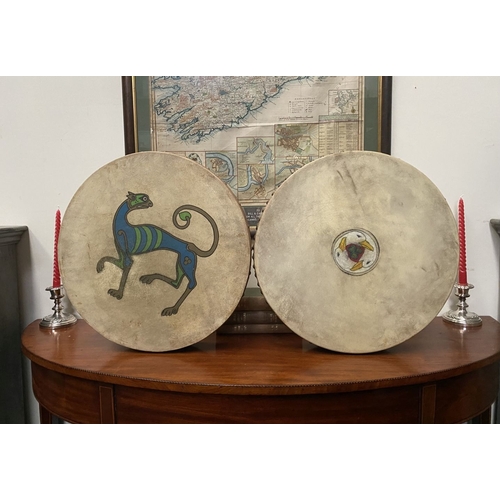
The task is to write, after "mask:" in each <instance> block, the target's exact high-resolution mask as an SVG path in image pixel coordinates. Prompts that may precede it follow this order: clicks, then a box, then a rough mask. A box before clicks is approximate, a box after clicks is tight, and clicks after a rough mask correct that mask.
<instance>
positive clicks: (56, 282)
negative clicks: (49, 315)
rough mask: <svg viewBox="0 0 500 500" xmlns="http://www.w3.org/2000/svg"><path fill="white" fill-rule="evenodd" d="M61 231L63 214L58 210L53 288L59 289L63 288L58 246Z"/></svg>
mask: <svg viewBox="0 0 500 500" xmlns="http://www.w3.org/2000/svg"><path fill="white" fill-rule="evenodd" d="M60 230H61V212H60V211H59V210H57V212H56V228H55V235H54V273H53V278H52V286H53V287H54V288H58V287H60V286H61V273H60V272H59V255H58V245H59V231H60Z"/></svg>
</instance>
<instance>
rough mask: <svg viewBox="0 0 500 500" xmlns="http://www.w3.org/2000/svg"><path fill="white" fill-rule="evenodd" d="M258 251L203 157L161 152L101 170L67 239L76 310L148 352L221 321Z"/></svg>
mask: <svg viewBox="0 0 500 500" xmlns="http://www.w3.org/2000/svg"><path fill="white" fill-rule="evenodd" d="M176 210H177V212H176ZM250 252H251V250H250V233H249V229H248V226H247V223H246V220H245V217H244V214H243V211H242V209H241V207H240V205H239V204H238V202H237V200H236V198H235V197H234V195H233V194H232V193H231V191H230V190H229V188H228V187H227V186H226V185H225V184H224V183H223V182H222V181H220V180H219V179H218V178H217V177H216V176H215V175H213V174H212V173H211V172H209V171H208V170H207V169H206V168H204V167H203V166H201V165H199V164H197V163H195V162H194V161H191V160H188V159H186V158H183V157H180V156H177V155H174V154H171V153H160V152H143V153H135V154H131V155H128V156H124V157H123V158H119V159H117V160H115V161H112V162H111V163H109V164H107V165H105V166H103V167H102V168H100V169H99V170H97V171H96V172H95V173H94V174H92V175H91V176H90V177H89V178H88V179H87V180H86V181H85V182H84V183H83V184H82V186H81V187H80V188H79V189H78V191H77V192H76V193H75V195H74V197H73V199H72V200H71V202H70V204H69V206H68V208H67V210H66V212H65V214H64V218H63V221H62V225H61V233H60V239H59V258H60V267H61V275H62V282H63V285H64V288H65V290H66V292H67V295H68V298H69V300H70V301H71V303H72V305H73V306H74V308H75V309H76V310H77V311H78V313H79V314H80V315H81V316H82V318H83V319H84V320H86V321H87V322H88V323H89V324H90V325H91V326H92V327H93V328H94V329H96V330H97V331H98V332H99V333H100V334H101V335H103V336H104V337H106V338H107V339H109V340H111V341H112V342H115V343H117V344H120V345H123V346H126V347H130V348H133V349H137V350H143V351H171V350H176V349H180V348H183V347H186V346H190V345H192V344H194V343H196V342H198V341H200V340H202V339H204V338H205V337H207V336H208V335H210V334H211V333H212V332H214V331H215V330H216V329H217V328H218V327H219V326H220V325H222V323H224V321H226V320H227V318H228V317H229V316H230V315H231V313H232V312H233V311H234V309H235V308H236V306H237V304H238V301H239V300H240V298H241V296H242V295H243V292H244V290H245V286H246V283H247V280H248V276H249V269H250V263H251V255H250Z"/></svg>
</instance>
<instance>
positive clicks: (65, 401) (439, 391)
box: [22, 317, 500, 423]
mask: <svg viewBox="0 0 500 500" xmlns="http://www.w3.org/2000/svg"><path fill="white" fill-rule="evenodd" d="M22 348H23V352H24V354H25V355H26V356H27V357H28V358H29V359H30V360H31V364H32V383H33V391H34V394H35V397H36V398H37V400H38V402H39V404H40V415H41V422H42V423H49V422H51V421H52V416H57V417H60V418H62V419H64V420H66V421H68V422H73V423H459V422H465V421H469V420H471V419H473V418H476V420H477V421H479V422H481V423H490V418H491V411H490V408H491V405H492V404H493V403H494V401H495V399H496V396H497V392H498V387H499V363H500V323H498V322H497V321H495V320H494V319H492V318H490V317H484V318H483V325H482V326H481V327H476V328H472V329H469V330H467V331H463V330H462V329H461V328H460V327H457V326H455V325H453V324H450V323H446V322H444V321H443V320H442V319H441V318H435V319H434V320H433V321H432V322H431V324H430V325H429V326H428V327H426V328H425V329H424V330H422V332H420V333H419V334H417V335H415V336H414V337H412V338H411V339H409V340H407V341H406V342H403V343H402V344H400V345H398V346H395V347H392V348H390V349H387V350H385V351H381V352H378V353H371V354H361V355H353V354H340V353H335V352H331V351H328V350H325V349H322V348H320V347H317V346H314V345H312V344H311V343H309V342H307V341H305V340H303V339H301V338H300V337H298V336H297V335H295V334H293V333H283V334H277V333H269V334H267V333H263V334H240V335H237V334H226V335H223V334H220V333H219V334H217V333H214V334H212V335H210V336H209V337H207V338H206V339H205V340H203V341H201V342H198V343H197V344H195V345H193V346H190V347H187V348H184V349H181V350H178V351H171V352H165V353H148V352H141V351H134V350H132V349H128V348H126V347H123V346H120V345H118V344H115V343H112V342H110V341H108V340H107V339H105V338H104V337H103V336H101V335H100V334H99V333H97V332H96V331H95V330H93V329H92V328H91V327H90V326H89V325H88V324H87V323H85V322H84V321H83V320H79V321H78V322H77V323H76V324H75V325H72V326H70V327H66V328H61V329H58V330H49V329H43V328H40V327H39V325H38V321H35V322H33V323H32V324H31V325H29V326H28V327H27V328H26V330H25V331H24V333H23V335H22Z"/></svg>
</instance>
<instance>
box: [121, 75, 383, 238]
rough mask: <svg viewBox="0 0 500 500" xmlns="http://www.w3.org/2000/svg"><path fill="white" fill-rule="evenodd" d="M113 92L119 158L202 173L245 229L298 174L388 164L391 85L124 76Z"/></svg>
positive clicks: (354, 80) (345, 79)
mask: <svg viewBox="0 0 500 500" xmlns="http://www.w3.org/2000/svg"><path fill="white" fill-rule="evenodd" d="M122 88H123V106H124V108H123V109H124V125H125V153H126V154H130V153H133V152H137V151H168V152H171V153H175V154H178V155H180V156H185V157H187V158H190V159H191V160H193V161H196V162H198V163H200V164H202V165H204V166H205V167H206V168H207V169H209V170H210V171H212V172H213V173H214V174H215V175H217V176H218V177H219V178H220V179H221V180H222V181H223V182H224V183H226V185H227V186H228V187H229V188H230V189H231V191H232V192H233V194H234V196H235V197H236V198H237V199H238V201H239V203H240V205H241V207H242V209H243V210H244V212H245V215H246V218H247V221H248V224H249V226H250V227H251V228H255V227H256V225H257V223H258V221H259V218H260V215H261V213H262V210H263V208H264V207H265V205H266V203H267V201H268V200H269V199H270V197H271V196H272V194H273V193H274V191H275V190H276V189H277V188H278V187H279V186H280V185H281V184H282V183H283V182H284V181H285V180H286V179H287V177H289V176H290V175H292V174H293V173H294V172H295V171H297V170H298V169H300V168H301V167H302V166H304V165H305V164H307V163H309V162H311V161H313V160H316V159H317V158H321V157H323V156H326V155H329V154H333V153H338V152H342V151H353V150H369V151H380V152H383V153H387V154H390V136H391V94H392V78H391V77H380V76H135V77H127V76H125V77H122Z"/></svg>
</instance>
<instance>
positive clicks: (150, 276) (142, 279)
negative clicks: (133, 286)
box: [139, 274, 155, 285]
mask: <svg viewBox="0 0 500 500" xmlns="http://www.w3.org/2000/svg"><path fill="white" fill-rule="evenodd" d="M154 280H155V276H154V274H145V275H144V276H141V277H140V278H139V281H140V282H141V283H146V285H149V284H150V283H152V282H153V281H154Z"/></svg>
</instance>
